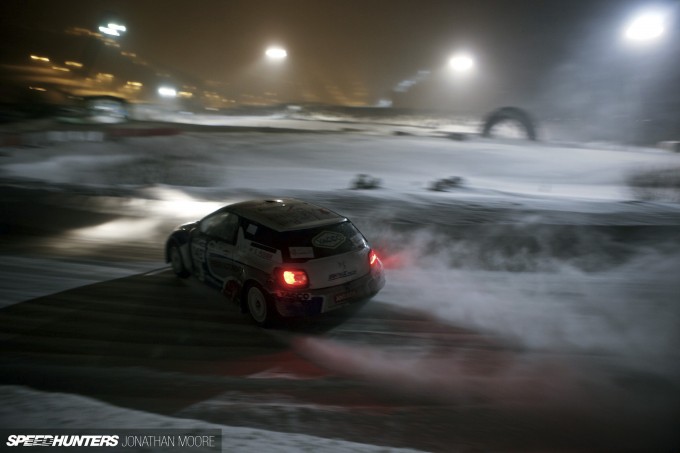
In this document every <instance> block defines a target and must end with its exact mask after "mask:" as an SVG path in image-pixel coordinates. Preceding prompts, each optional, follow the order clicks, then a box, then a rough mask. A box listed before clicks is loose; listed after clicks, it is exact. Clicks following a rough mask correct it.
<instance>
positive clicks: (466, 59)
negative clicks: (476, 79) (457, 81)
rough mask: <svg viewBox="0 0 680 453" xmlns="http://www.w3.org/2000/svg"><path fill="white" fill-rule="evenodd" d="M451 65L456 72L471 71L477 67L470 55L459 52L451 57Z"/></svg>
mask: <svg viewBox="0 0 680 453" xmlns="http://www.w3.org/2000/svg"><path fill="white" fill-rule="evenodd" d="M449 66H451V68H452V69H453V70H454V71H456V72H469V71H471V70H472V69H473V68H474V67H475V61H474V60H473V59H472V57H471V56H469V55H466V54H458V55H454V56H453V57H451V59H450V60H449Z"/></svg>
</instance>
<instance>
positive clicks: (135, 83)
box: [127, 81, 143, 88]
mask: <svg viewBox="0 0 680 453" xmlns="http://www.w3.org/2000/svg"><path fill="white" fill-rule="evenodd" d="M127 85H129V86H131V87H135V88H141V87H142V86H143V84H142V82H131V81H128V83H127Z"/></svg>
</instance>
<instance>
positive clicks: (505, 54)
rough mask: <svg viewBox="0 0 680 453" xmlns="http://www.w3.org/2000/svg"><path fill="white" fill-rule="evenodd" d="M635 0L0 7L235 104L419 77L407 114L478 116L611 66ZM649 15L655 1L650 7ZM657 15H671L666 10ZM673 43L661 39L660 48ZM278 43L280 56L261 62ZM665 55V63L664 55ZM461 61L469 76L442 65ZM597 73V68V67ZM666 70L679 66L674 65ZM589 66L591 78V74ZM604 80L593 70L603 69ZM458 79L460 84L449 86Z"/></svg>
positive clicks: (341, 98) (174, 1) (363, 96)
mask: <svg viewBox="0 0 680 453" xmlns="http://www.w3.org/2000/svg"><path fill="white" fill-rule="evenodd" d="M651 4H652V3H650V2H648V1H641V0H636V1H633V0H609V1H604V0H535V1H530V0H461V1H455V0H447V1H434V0H422V1H415V0H363V1H355V0H295V1H285V0H279V1H261V0H247V1H241V0H238V1H234V0H195V1H187V0H163V1H156V0H144V1H114V0H109V1H106V0H60V1H49V2H48V1H44V0H3V1H2V2H1V4H0V13H1V15H2V21H3V23H5V24H7V23H11V24H12V25H15V26H16V25H18V26H23V27H34V28H43V29H53V30H59V29H65V28H67V27H71V26H79V27H84V28H89V29H92V30H95V29H96V28H97V26H98V25H99V24H101V23H102V22H104V21H106V20H107V18H109V17H114V18H117V19H118V20H120V21H122V22H124V23H125V24H126V26H127V27H128V32H127V33H126V35H125V36H123V37H122V38H121V45H122V46H123V47H125V48H127V49H130V50H131V51H134V52H136V53H137V54H139V55H141V56H143V57H144V58H146V59H147V60H149V61H152V62H155V63H157V64H159V65H162V66H164V67H168V68H172V69H174V70H177V71H180V72H182V73H185V74H190V75H192V76H195V77H198V78H200V79H202V80H208V81H211V82H212V83H213V85H214V86H216V87H219V88H220V89H222V90H224V91H226V92H229V93H230V94H231V95H234V96H237V95H239V94H243V93H245V92H249V91H257V90H260V91H262V90H273V91H276V92H278V93H280V95H281V97H282V98H284V99H287V100H293V101H295V100H298V101H318V102H330V103H339V104H350V105H374V104H375V103H376V102H377V101H378V100H379V99H380V98H386V97H388V98H389V97H390V96H391V97H393V98H395V95H394V93H393V89H394V87H395V86H397V84H398V83H399V82H401V81H404V80H408V79H410V78H411V79H412V78H413V77H415V75H416V74H417V73H418V71H429V73H428V74H427V75H426V76H423V77H421V80H420V83H417V84H415V85H413V86H412V87H411V89H410V90H408V92H407V93H398V94H397V95H396V97H398V98H399V99H398V100H399V101H400V102H402V103H403V104H404V105H406V106H413V107H424V108H446V107H447V106H449V105H451V103H455V102H464V103H465V104H466V105H467V106H469V107H470V108H476V109H482V110H483V109H487V108H488V107H489V106H492V105H497V104H505V103H527V102H530V100H531V102H537V101H536V99H539V100H540V99H543V100H545V98H546V94H545V93H546V86H549V85H550V84H552V83H553V81H554V80H555V77H556V74H558V75H559V74H560V71H562V72H564V70H565V66H570V65H576V66H578V65H580V64H586V62H587V64H591V65H593V62H600V63H599V64H602V65H603V67H605V66H611V64H610V63H609V61H610V59H611V58H612V55H614V54H616V53H617V52H621V49H620V47H621V46H622V44H621V43H620V42H619V41H620V40H621V29H622V27H623V24H624V23H625V21H626V20H627V19H628V18H629V17H630V16H631V15H632V14H633V13H634V12H635V11H636V10H638V9H640V8H641V7H644V6H648V5H651ZM656 4H657V5H658V4H659V3H658V2H657V3H656ZM661 5H664V6H668V5H673V3H669V2H668V1H666V2H663V3H661ZM677 36H678V35H677V34H675V35H674V34H672V33H669V34H667V36H666V37H665V38H666V40H670V39H671V38H674V39H675V41H677ZM270 44H279V45H281V46H283V47H285V48H286V49H287V50H288V53H289V57H288V58H287V59H286V60H285V61H284V62H280V63H278V64H273V63H272V62H268V61H266V60H265V58H264V56H263V52H264V49H265V48H266V47H267V46H268V45H270ZM669 47H670V46H669V45H668V44H667V45H666V49H665V50H664V52H669V50H668V48H669ZM458 50H465V51H467V52H469V53H470V54H472V55H473V56H474V58H475V60H476V68H475V72H474V74H470V75H468V76H466V77H467V79H466V80H457V79H456V76H455V75H454V74H452V72H451V71H450V68H447V66H446V65H447V61H448V59H449V58H450V56H451V55H452V54H453V53H454V52H456V51H458ZM603 62H604V63H603ZM673 64H674V66H676V67H677V65H678V63H677V62H676V63H673ZM598 70H599V69H598V68H597V65H594V66H592V71H598ZM603 70H604V69H603ZM460 78H461V79H462V77H460Z"/></svg>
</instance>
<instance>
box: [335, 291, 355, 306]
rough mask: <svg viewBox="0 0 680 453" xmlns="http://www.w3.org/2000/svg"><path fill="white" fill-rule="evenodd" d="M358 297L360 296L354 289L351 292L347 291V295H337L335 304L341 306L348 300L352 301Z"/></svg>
mask: <svg viewBox="0 0 680 453" xmlns="http://www.w3.org/2000/svg"><path fill="white" fill-rule="evenodd" d="M358 295H359V292H358V291H357V290H355V289H353V290H351V291H347V292H345V293H340V294H336V296H335V303H336V304H341V303H344V302H347V301H348V300H350V299H352V298H354V297H356V296H358Z"/></svg>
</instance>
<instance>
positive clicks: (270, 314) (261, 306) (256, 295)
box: [246, 284, 275, 327]
mask: <svg viewBox="0 0 680 453" xmlns="http://www.w3.org/2000/svg"><path fill="white" fill-rule="evenodd" d="M246 305H247V307H248V313H250V317H251V318H253V321H255V323H257V324H258V325H260V326H262V327H269V326H271V325H272V323H273V321H274V318H275V308H274V306H273V304H272V303H271V298H270V297H269V295H268V294H267V292H266V291H265V290H264V289H262V288H261V287H260V286H259V285H256V284H253V285H251V286H249V287H248V289H247V292H246Z"/></svg>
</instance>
